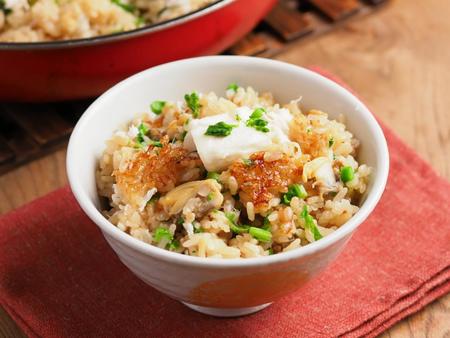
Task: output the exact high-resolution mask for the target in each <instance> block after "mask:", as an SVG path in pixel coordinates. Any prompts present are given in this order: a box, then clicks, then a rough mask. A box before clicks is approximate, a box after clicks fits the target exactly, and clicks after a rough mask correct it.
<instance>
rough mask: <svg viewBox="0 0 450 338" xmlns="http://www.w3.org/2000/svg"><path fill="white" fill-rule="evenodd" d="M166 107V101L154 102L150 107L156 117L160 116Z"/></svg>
mask: <svg viewBox="0 0 450 338" xmlns="http://www.w3.org/2000/svg"><path fill="white" fill-rule="evenodd" d="M165 105H166V101H153V102H152V104H151V105H150V108H151V110H152V112H154V113H155V114H156V115H160V114H161V113H162V111H163V109H164V106H165Z"/></svg>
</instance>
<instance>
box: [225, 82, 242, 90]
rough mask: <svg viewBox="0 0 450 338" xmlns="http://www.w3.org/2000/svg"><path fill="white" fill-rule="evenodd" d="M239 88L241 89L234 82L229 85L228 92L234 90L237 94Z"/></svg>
mask: <svg viewBox="0 0 450 338" xmlns="http://www.w3.org/2000/svg"><path fill="white" fill-rule="evenodd" d="M238 88H239V86H238V85H237V84H236V83H235V82H233V83H230V84H229V85H228V87H227V90H232V91H234V92H237V90H238Z"/></svg>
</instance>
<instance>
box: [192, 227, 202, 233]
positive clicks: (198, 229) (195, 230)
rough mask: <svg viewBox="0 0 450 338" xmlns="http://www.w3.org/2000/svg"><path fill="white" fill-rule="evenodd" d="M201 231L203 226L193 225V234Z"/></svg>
mask: <svg viewBox="0 0 450 338" xmlns="http://www.w3.org/2000/svg"><path fill="white" fill-rule="evenodd" d="M202 232H203V228H202V227H194V234H199V233H202Z"/></svg>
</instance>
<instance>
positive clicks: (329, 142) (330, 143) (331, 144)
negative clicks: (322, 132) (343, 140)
mask: <svg viewBox="0 0 450 338" xmlns="http://www.w3.org/2000/svg"><path fill="white" fill-rule="evenodd" d="M333 144H334V138H333V137H330V139H329V140H328V148H331V147H332V146H333Z"/></svg>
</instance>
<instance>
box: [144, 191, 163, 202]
mask: <svg viewBox="0 0 450 338" xmlns="http://www.w3.org/2000/svg"><path fill="white" fill-rule="evenodd" d="M159 197H160V194H159V192H157V193H156V194H154V195H153V196H152V198H150V200H149V201H148V202H147V204H149V203H155V202H156V201H157V200H159Z"/></svg>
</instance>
